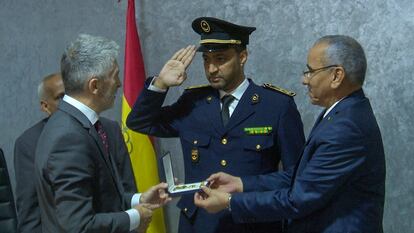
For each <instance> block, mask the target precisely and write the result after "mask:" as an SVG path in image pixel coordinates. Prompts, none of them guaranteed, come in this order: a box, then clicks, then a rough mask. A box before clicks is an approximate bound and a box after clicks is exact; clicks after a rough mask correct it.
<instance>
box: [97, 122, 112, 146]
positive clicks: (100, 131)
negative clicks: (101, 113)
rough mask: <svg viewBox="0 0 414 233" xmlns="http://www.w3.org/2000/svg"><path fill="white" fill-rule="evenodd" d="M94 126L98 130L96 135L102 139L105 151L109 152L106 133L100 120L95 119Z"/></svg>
mask: <svg viewBox="0 0 414 233" xmlns="http://www.w3.org/2000/svg"><path fill="white" fill-rule="evenodd" d="M94 126H95V129H96V132H98V135H99V137H100V138H101V140H102V144H103V145H104V147H105V150H106V153H108V154H109V144H108V135H107V134H106V132H105V130H104V128H103V125H102V123H101V122H100V121H97V122H96V123H95V125H94Z"/></svg>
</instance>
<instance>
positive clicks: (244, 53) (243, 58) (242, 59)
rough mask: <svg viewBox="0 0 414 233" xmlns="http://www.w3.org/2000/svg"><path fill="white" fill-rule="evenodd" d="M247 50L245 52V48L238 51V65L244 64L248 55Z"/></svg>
mask: <svg viewBox="0 0 414 233" xmlns="http://www.w3.org/2000/svg"><path fill="white" fill-rule="evenodd" d="M248 55H249V54H248V52H247V49H245V50H243V51H241V52H240V53H239V59H240V65H241V66H242V67H243V66H244V64H246V61H247V57H248Z"/></svg>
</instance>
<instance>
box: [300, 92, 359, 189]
mask: <svg viewBox="0 0 414 233" xmlns="http://www.w3.org/2000/svg"><path fill="white" fill-rule="evenodd" d="M363 98H365V95H364V92H363V90H362V89H360V90H357V91H355V92H354V93H352V94H351V95H349V96H347V97H346V98H344V99H343V100H342V101H340V102H339V103H338V104H337V105H336V106H335V107H334V108H333V109H332V110H331V111H330V112H329V113H328V114H327V115H326V116H325V117H323V115H324V114H325V111H322V112H321V113H320V114H319V116H318V118H317V120H316V122H315V125H314V126H313V128H312V131H311V133H310V134H309V137H308V140H306V144H305V147H304V151H303V152H302V154H301V156H300V157H299V159H298V162H297V163H296V168H295V171H294V175H293V177H292V182H293V180H294V177H295V176H296V174H297V172H298V171H300V170H302V169H303V167H306V166H305V164H306V161H308V160H309V159H310V156H313V155H307V156H306V161H304V160H303V159H304V158H303V156H304V152H306V149H307V147H308V146H311V145H309V144H310V142H311V140H312V138H313V137H315V136H316V135H319V134H321V133H323V131H325V130H329V128H328V129H327V127H329V125H330V124H331V123H332V122H333V121H334V120H335V118H336V117H337V116H338V114H339V113H340V112H341V111H343V110H345V109H347V108H348V107H349V106H350V105H353V104H354V103H355V102H357V101H359V100H361V99H363Z"/></svg>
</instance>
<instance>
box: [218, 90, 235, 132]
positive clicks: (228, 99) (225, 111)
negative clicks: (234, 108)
mask: <svg viewBox="0 0 414 233" xmlns="http://www.w3.org/2000/svg"><path fill="white" fill-rule="evenodd" d="M233 100H234V96H232V95H225V96H223V98H221V102H222V104H223V106H222V108H221V119H222V121H223V125H224V126H226V125H227V123H228V122H229V118H230V112H229V106H230V104H231V103H232V102H233Z"/></svg>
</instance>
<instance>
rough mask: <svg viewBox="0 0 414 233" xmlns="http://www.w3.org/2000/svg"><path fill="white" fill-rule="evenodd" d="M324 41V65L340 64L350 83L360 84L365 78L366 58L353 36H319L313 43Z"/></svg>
mask: <svg viewBox="0 0 414 233" xmlns="http://www.w3.org/2000/svg"><path fill="white" fill-rule="evenodd" d="M320 43H326V44H327V45H328V48H327V49H326V51H325V65H341V66H343V68H344V70H345V75H346V77H347V79H348V80H349V81H351V83H354V84H357V85H361V86H362V84H363V83H364V80H365V73H366V70H367V59H366V57H365V53H364V49H363V48H362V46H361V45H360V44H359V43H358V41H356V40H355V39H354V38H352V37H350V36H344V35H328V36H324V37H322V38H320V39H319V40H317V41H316V42H315V45H317V44H320Z"/></svg>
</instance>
